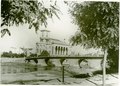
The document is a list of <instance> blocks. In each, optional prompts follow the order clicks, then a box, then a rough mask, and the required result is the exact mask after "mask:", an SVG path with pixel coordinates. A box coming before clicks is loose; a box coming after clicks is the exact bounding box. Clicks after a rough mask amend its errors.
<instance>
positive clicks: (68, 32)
mask: <svg viewBox="0 0 120 86" xmlns="http://www.w3.org/2000/svg"><path fill="white" fill-rule="evenodd" d="M57 4H58V6H59V8H60V10H61V12H62V14H59V17H60V20H59V19H58V18H57V17H54V18H53V19H48V26H47V28H45V27H44V26H42V27H40V29H48V30H50V31H51V32H50V36H51V37H52V38H57V39H59V40H61V41H63V40H64V39H66V41H68V39H69V38H70V37H71V36H72V35H74V33H75V32H76V30H77V29H78V28H77V26H75V25H74V24H72V23H71V21H72V19H71V16H70V14H69V13H68V6H66V5H65V4H64V3H63V2H62V1H59V2H57ZM9 29H10V32H11V36H8V35H7V34H6V35H5V36H4V37H3V38H1V39H0V52H3V51H9V50H12V51H15V52H18V51H20V50H19V49H18V48H20V47H35V43H36V42H39V31H38V33H37V34H36V33H35V30H34V28H32V29H28V25H27V24H24V25H20V26H18V27H16V26H11V27H9ZM13 47H15V48H17V49H16V50H15V49H14V48H13Z"/></svg>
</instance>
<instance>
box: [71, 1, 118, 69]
mask: <svg viewBox="0 0 120 86" xmlns="http://www.w3.org/2000/svg"><path fill="white" fill-rule="evenodd" d="M71 6H72V8H73V9H70V13H71V14H72V16H73V23H75V24H77V25H78V26H79V30H78V31H77V32H76V34H75V36H73V37H72V38H71V42H72V43H73V44H81V45H83V46H85V47H95V48H102V49H103V50H106V49H107V50H108V51H107V52H108V58H107V61H108V64H109V66H110V70H113V69H114V70H117V71H118V58H119V54H118V51H119V3H118V2H84V3H82V4H80V3H73V4H72V5H71Z"/></svg>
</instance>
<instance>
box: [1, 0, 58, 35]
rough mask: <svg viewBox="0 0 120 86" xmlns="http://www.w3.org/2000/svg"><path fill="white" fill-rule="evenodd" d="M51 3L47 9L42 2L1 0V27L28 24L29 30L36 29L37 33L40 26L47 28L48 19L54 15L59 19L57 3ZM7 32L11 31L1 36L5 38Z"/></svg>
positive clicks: (4, 31)
mask: <svg viewBox="0 0 120 86" xmlns="http://www.w3.org/2000/svg"><path fill="white" fill-rule="evenodd" d="M50 3H51V4H50V5H49V7H45V5H44V4H45V3H44V1H42V0H41V1H40V2H38V1H37V0H1V17H2V18H1V19H2V23H1V26H2V27H3V26H12V25H14V24H15V25H16V26H18V25H20V24H25V23H28V24H29V29H31V28H32V27H34V28H35V30H36V31H37V30H38V29H39V27H40V25H45V26H47V19H48V18H52V17H53V15H56V16H57V17H58V15H57V12H60V11H59V9H58V8H57V5H56V2H52V1H51V2H50ZM52 3H54V4H52ZM58 18H59V17H58ZM7 29H8V28H7ZM6 32H9V30H6V29H3V30H1V33H2V35H1V36H2V37H3V36H4V35H5V33H6ZM9 33H10V32H9ZM9 35H10V34H9Z"/></svg>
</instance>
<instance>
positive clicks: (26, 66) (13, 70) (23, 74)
mask: <svg viewBox="0 0 120 86" xmlns="http://www.w3.org/2000/svg"><path fill="white" fill-rule="evenodd" d="M12 59H13V58H12ZM8 60H9V61H8ZM57 61H58V60H57ZM57 61H53V62H54V63H55V64H58V65H57V66H55V67H51V68H49V67H47V66H46V64H45V62H44V60H40V61H39V64H37V65H36V64H35V63H34V62H31V63H25V62H24V58H15V59H14V61H12V60H11V59H7V58H6V59H4V60H3V61H2V62H1V63H2V64H1V70H2V71H1V72H2V74H1V81H0V82H1V84H5V85H6V84H11V85H12V84H13V85H64V84H65V85H80V86H96V85H97V86H102V75H101V74H97V75H93V74H92V72H93V71H95V70H96V69H94V68H91V67H90V66H87V65H86V64H82V68H79V66H78V65H72V64H74V62H75V60H74V61H73V63H72V61H71V64H70V65H69V64H66V65H65V71H64V73H65V78H64V79H65V83H62V69H61V65H59V64H60V63H59V61H58V62H57ZM76 62H77V61H76ZM66 63H70V61H68V62H66ZM86 74H87V76H86ZM75 76H77V77H75ZM78 76H79V77H78ZM106 83H107V85H106V86H118V74H107V75H106Z"/></svg>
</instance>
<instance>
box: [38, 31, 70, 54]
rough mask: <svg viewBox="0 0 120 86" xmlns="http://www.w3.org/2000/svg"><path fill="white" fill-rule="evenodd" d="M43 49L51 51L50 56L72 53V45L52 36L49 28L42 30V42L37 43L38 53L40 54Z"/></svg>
mask: <svg viewBox="0 0 120 86" xmlns="http://www.w3.org/2000/svg"><path fill="white" fill-rule="evenodd" d="M43 50H46V51H47V52H49V54H50V56H67V55H70V46H69V45H68V44H67V43H65V42H63V41H60V40H59V39H53V38H50V31H49V30H41V33H40V42H38V43H36V51H37V55H40V54H41V53H42V51H43Z"/></svg>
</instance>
